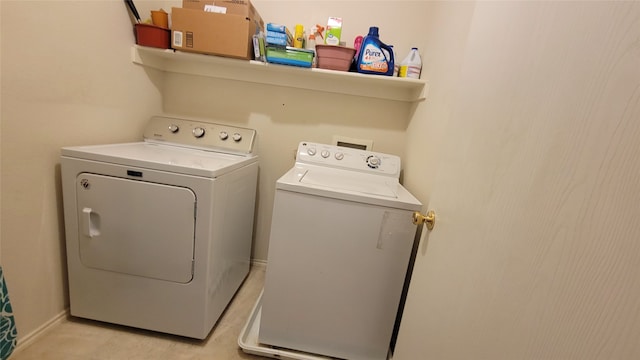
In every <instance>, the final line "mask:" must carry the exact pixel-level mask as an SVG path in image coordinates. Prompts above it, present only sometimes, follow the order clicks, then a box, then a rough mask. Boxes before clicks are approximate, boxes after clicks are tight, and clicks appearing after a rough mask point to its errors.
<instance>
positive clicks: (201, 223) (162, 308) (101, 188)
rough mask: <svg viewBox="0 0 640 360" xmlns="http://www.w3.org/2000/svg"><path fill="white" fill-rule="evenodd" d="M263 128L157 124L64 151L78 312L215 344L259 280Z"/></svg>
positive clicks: (159, 120)
mask: <svg viewBox="0 0 640 360" xmlns="http://www.w3.org/2000/svg"><path fill="white" fill-rule="evenodd" d="M255 142H256V131H255V130H252V129H246V128H240V127H235V126H228V125H221V124H214V123H209V122H202V121H196V120H188V119H176V118H169V117H160V116H159V117H153V118H151V119H150V121H149V123H148V124H147V127H146V129H145V131H144V141H141V142H135V143H123V144H110V145H95V146H77V147H65V148H63V149H62V157H61V167H62V189H63V199H64V219H65V231H66V249H67V266H68V274H69V296H70V302H71V304H70V308H71V315H73V316H77V317H82V318H87V319H94V320H99V321H104V322H109V323H115V324H122V325H128V326H132V327H137V328H143V329H149V330H154V331H159V332H164V333H170V334H175V335H181V336H186V337H191V338H198V339H204V338H205V337H207V335H208V334H209V332H210V331H211V329H212V328H213V326H214V324H215V323H216V321H217V320H218V318H219V317H220V315H221V313H222V312H223V310H224V309H225V307H226V306H227V305H228V303H229V301H230V300H231V298H232V297H233V295H234V294H235V292H236V290H237V289H238V288H239V286H240V285H241V283H242V282H243V280H244V279H245V277H246V275H247V274H248V272H249V265H250V252H251V242H252V235H253V218H254V212H255V197H256V188H257V175H258V158H257V156H256V155H255V152H254V149H255Z"/></svg>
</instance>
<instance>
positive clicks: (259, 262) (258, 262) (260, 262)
mask: <svg viewBox="0 0 640 360" xmlns="http://www.w3.org/2000/svg"><path fill="white" fill-rule="evenodd" d="M251 265H257V266H267V260H260V259H251Z"/></svg>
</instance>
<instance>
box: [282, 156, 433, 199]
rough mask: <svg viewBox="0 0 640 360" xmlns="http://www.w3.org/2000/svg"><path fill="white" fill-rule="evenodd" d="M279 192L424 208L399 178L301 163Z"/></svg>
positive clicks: (286, 177)
mask: <svg viewBox="0 0 640 360" xmlns="http://www.w3.org/2000/svg"><path fill="white" fill-rule="evenodd" d="M276 189H282V190H288V191H295V192H299V193H305V194H310V195H317V196H324V197H330V198H335V199H341V200H347V201H356V202H361V203H367V204H372V205H380V206H387V207H393V208H400V209H407V210H420V208H421V207H422V203H420V201H419V200H418V199H416V198H415V197H414V196H413V195H411V193H409V191H407V189H405V188H404V187H403V186H402V185H401V184H400V183H399V182H398V181H397V179H395V178H392V177H388V176H379V175H371V174H365V173H359V172H354V171H349V170H341V169H333V168H326V167H323V166H313V165H301V164H297V165H296V166H294V167H293V168H291V169H290V170H289V171H288V172H287V173H285V174H284V175H283V176H282V177H281V178H280V179H278V181H277V182H276Z"/></svg>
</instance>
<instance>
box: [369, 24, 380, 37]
mask: <svg viewBox="0 0 640 360" xmlns="http://www.w3.org/2000/svg"><path fill="white" fill-rule="evenodd" d="M369 36H378V27H377V26H371V27H370V28H369Z"/></svg>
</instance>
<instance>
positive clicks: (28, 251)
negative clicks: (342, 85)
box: [0, 0, 429, 339]
mask: <svg viewBox="0 0 640 360" xmlns="http://www.w3.org/2000/svg"><path fill="white" fill-rule="evenodd" d="M176 4H180V2H179V1H141V0H139V1H136V5H137V6H138V9H139V10H140V13H141V15H142V16H143V17H147V16H148V15H147V14H148V13H149V10H150V9H155V8H159V7H163V8H164V9H167V10H169V9H170V7H171V6H172V5H176ZM428 4H429V3H428V2H418V1H407V2H405V1H402V2H401V1H395V2H389V1H387V2H378V1H373V2H371V1H370V2H364V1H348V2H344V1H335V2H328V1H258V0H256V1H255V5H256V7H257V9H258V10H259V11H260V13H261V15H262V16H263V18H264V19H265V20H266V21H272V22H279V23H284V24H288V25H289V24H290V25H293V24H295V23H298V22H300V23H303V24H305V26H310V25H312V24H315V23H318V22H319V23H324V22H326V18H327V17H328V16H329V15H337V16H342V17H343V18H344V19H345V26H344V31H343V35H344V37H345V38H346V39H348V42H352V39H353V37H354V36H355V35H356V34H363V35H364V34H365V33H366V31H367V30H368V27H369V26H370V25H377V26H379V27H380V34H381V38H382V40H383V41H385V42H387V43H392V44H394V45H395V46H396V48H397V49H398V52H399V53H398V57H399V58H402V57H404V55H405V54H406V53H407V52H408V49H409V48H410V47H411V46H416V44H415V43H414V42H415V41H417V42H420V41H421V40H420V39H421V38H422V36H423V34H421V33H420V32H417V31H416V30H418V31H423V29H422V28H421V25H420V26H418V25H417V24H422V23H423V22H424V18H425V16H426V10H425V7H426V6H429V5H428ZM0 6H1V7H0V14H1V20H0V21H1V27H2V28H1V30H2V31H1V34H2V35H1V36H2V38H1V53H0V54H1V59H0V60H1V66H2V68H1V71H2V72H1V79H2V83H1V89H2V92H1V101H2V103H1V106H2V107H1V113H0V116H1V132H0V134H1V139H0V143H1V148H0V150H1V154H2V159H1V170H2V174H1V176H0V183H1V186H2V188H1V191H0V195H1V197H0V200H1V211H2V212H1V216H2V218H1V227H0V229H1V233H0V248H1V249H2V254H1V257H0V264H1V265H2V266H3V269H4V271H5V276H6V278H7V282H8V285H9V290H10V295H11V300H12V304H13V308H14V312H15V315H16V319H17V322H18V327H19V338H20V339H25V337H26V338H27V339H28V338H29V337H30V335H32V334H34V333H35V332H37V330H38V329H39V328H41V327H43V326H44V325H46V324H47V323H48V322H49V321H51V320H52V319H54V318H55V317H56V316H58V315H59V314H61V313H63V312H64V310H65V308H66V307H67V306H68V299H67V294H66V292H67V288H66V266H65V261H66V259H65V247H64V246H65V245H64V228H63V222H62V221H63V219H62V200H61V191H60V187H61V186H60V178H59V176H60V174H59V172H60V169H59V149H60V147H62V146H69V145H79V144H98V143H114V142H122V141H137V140H139V139H140V134H141V133H142V129H143V127H144V124H145V122H146V120H147V119H148V118H149V116H151V115H153V114H158V113H165V114H170V115H178V116H179V115H184V116H193V117H200V118H216V119H218V120H220V119H224V120H225V121H226V122H228V123H230V124H235V125H240V126H247V127H251V128H255V129H257V130H258V134H259V135H258V136H259V148H258V150H259V153H260V156H261V158H260V165H261V166H260V183H259V198H258V213H257V215H258V216H257V219H256V234H255V241H254V250H253V256H254V258H255V259H258V260H265V259H266V255H267V248H268V233H269V224H270V219H271V207H272V198H273V188H274V183H275V180H276V179H277V178H278V177H279V176H280V175H281V174H282V173H284V172H285V171H286V170H287V169H288V168H289V167H290V166H291V164H292V162H293V157H292V155H293V151H294V149H295V148H296V145H297V143H298V142H299V141H301V140H307V141H317V142H330V141H331V139H332V136H333V135H344V136H349V137H356V138H365V139H371V140H373V141H374V150H376V151H381V152H388V153H394V154H397V155H400V156H403V155H405V143H406V141H407V128H408V127H409V126H410V123H411V117H412V113H413V110H414V109H413V108H412V107H411V106H409V107H407V106H406V105H403V104H401V103H397V102H393V101H373V100H370V99H365V98H360V97H356V96H338V95H332V94H326V93H319V92H313V91H305V90H293V89H289V88H281V87H276V86H270V85H247V84H246V83H240V82H234V81H227V80H214V79H210V78H202V77H197V76H187V75H177V74H163V73H160V72H158V71H156V70H149V69H146V68H143V67H141V66H139V65H135V64H133V63H132V62H131V57H130V49H131V45H132V44H133V43H134V36H133V31H132V26H131V18H130V16H129V14H128V11H127V9H126V7H125V5H124V3H123V2H122V1H120V0H108V1H107V0H105V1H8V0H2V1H0ZM417 46H421V45H420V44H418V45H417ZM337 86H338V85H337ZM420 106H422V105H420ZM420 106H418V111H420V110H419V108H420Z"/></svg>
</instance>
